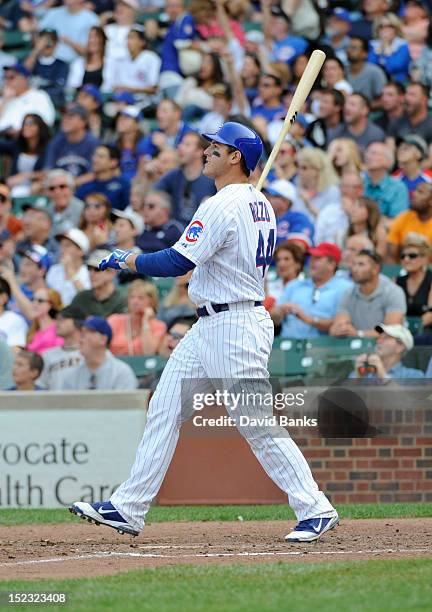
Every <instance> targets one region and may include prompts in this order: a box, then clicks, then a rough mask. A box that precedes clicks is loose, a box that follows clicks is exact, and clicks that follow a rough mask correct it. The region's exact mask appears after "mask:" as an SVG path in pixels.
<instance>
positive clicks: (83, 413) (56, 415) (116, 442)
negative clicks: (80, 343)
mask: <svg viewBox="0 0 432 612" xmlns="http://www.w3.org/2000/svg"><path fill="white" fill-rule="evenodd" d="M147 402H148V392H147V391H145V390H139V391H132V392H124V391H117V392H116V391H110V392H109V393H107V392H101V391H92V392H76V393H73V394H70V393H54V392H50V393H44V392H37V393H32V392H28V393H24V392H9V393H0V509H1V508H59V507H65V506H68V505H70V504H71V503H72V502H74V501H79V500H82V501H87V502H94V501H100V500H103V499H108V498H109V497H110V495H111V493H112V492H113V491H114V490H115V489H116V488H117V487H118V485H119V484H120V483H121V482H123V480H125V479H126V478H127V477H128V476H129V472H130V468H131V466H132V463H133V461H134V458H135V452H136V448H137V446H138V443H139V441H140V439H141V436H142V432H143V430H144V425H145V419H146V408H147Z"/></svg>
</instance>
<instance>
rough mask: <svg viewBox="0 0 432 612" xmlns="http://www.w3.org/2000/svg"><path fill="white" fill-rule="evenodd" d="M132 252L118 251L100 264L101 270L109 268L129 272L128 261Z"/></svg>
mask: <svg viewBox="0 0 432 612" xmlns="http://www.w3.org/2000/svg"><path fill="white" fill-rule="evenodd" d="M131 253H132V251H121V250H120V249H116V250H115V251H113V252H112V253H111V255H110V256H109V257H105V258H104V259H102V260H101V261H100V263H99V270H106V269H107V268H112V269H113V270H127V269H128V265H127V264H126V259H127V257H129V255H130V254H131Z"/></svg>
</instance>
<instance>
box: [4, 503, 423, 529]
mask: <svg viewBox="0 0 432 612" xmlns="http://www.w3.org/2000/svg"><path fill="white" fill-rule="evenodd" d="M337 509H338V511H339V515H340V517H341V518H345V519H348V518H352V519H359V518H414V517H428V516H430V517H432V503H424V504H412V503H406V504H403V503H399V504H340V505H338V506H337ZM239 516H242V517H243V519H244V520H245V521H253V520H255V521H264V520H273V521H278V520H287V519H290V520H291V519H293V518H294V514H293V513H292V511H291V509H290V508H289V507H288V506H285V505H283V504H279V505H276V504H275V505H267V506H155V507H154V508H152V509H151V510H150V512H149V514H148V517H147V523H164V522H169V521H236V520H237V519H238V517H239ZM70 521H76V517H75V516H73V515H71V514H70V513H69V512H68V511H67V510H66V509H64V510H62V509H55V510H46V509H42V510H33V509H13V508H4V509H0V525H24V524H30V523H32V524H34V523H68V522H70Z"/></svg>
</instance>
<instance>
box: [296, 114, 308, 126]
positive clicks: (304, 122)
mask: <svg viewBox="0 0 432 612" xmlns="http://www.w3.org/2000/svg"><path fill="white" fill-rule="evenodd" d="M296 121H297V123H299V124H300V125H301V126H302V128H303V129H305V130H306V129H307V127H308V125H309V122H308V120H307V119H306V117H305V116H304V115H302V114H298V115H297V116H296Z"/></svg>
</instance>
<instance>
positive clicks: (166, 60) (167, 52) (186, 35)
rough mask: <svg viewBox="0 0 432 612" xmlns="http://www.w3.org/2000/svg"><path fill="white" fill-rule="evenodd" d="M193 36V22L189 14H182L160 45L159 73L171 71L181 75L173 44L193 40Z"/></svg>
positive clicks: (194, 32) (194, 31)
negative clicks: (160, 62)
mask: <svg viewBox="0 0 432 612" xmlns="http://www.w3.org/2000/svg"><path fill="white" fill-rule="evenodd" d="M195 34H196V30H195V22H194V20H193V18H192V15H189V13H183V15H180V16H179V17H178V18H177V19H176V20H175V21H174V23H172V24H171V25H170V27H169V28H168V31H167V33H166V34H165V38H164V41H163V43H162V64H161V69H160V71H161V72H164V70H172V71H173V72H177V73H178V74H181V70H180V66H179V61H178V52H177V49H176V47H175V44H174V43H175V41H176V40H193V39H194V38H195Z"/></svg>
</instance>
